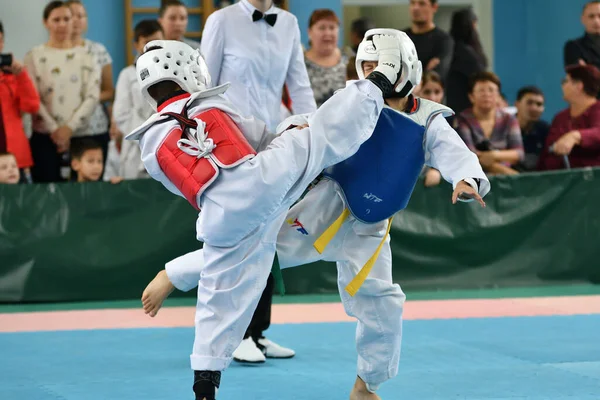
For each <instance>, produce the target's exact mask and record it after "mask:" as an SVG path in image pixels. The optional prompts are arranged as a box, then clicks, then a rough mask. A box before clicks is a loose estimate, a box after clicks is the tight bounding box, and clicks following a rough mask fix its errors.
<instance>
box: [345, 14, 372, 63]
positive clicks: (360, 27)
mask: <svg viewBox="0 0 600 400" xmlns="http://www.w3.org/2000/svg"><path fill="white" fill-rule="evenodd" d="M374 28H376V26H375V24H374V23H373V21H371V20H370V19H369V18H366V17H363V18H358V19H355V20H354V21H352V25H351V26H350V47H346V48H345V49H344V54H345V55H346V57H355V56H356V52H357V51H358V45H359V44H360V42H362V40H363V38H364V37H365V33H367V31H368V30H369V29H374Z"/></svg>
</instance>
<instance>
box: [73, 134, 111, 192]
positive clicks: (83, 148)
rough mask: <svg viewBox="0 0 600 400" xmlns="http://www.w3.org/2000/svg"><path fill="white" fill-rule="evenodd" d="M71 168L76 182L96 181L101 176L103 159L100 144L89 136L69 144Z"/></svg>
mask: <svg viewBox="0 0 600 400" xmlns="http://www.w3.org/2000/svg"><path fill="white" fill-rule="evenodd" d="M71 168H72V169H73V171H75V172H76V179H77V182H80V183H81V182H96V181H99V180H100V178H101V177H102V169H103V168H104V159H103V157H102V146H101V145H100V144H99V143H98V142H97V141H95V140H92V139H91V138H84V139H82V140H79V141H77V142H74V143H73V145H72V146H71Z"/></svg>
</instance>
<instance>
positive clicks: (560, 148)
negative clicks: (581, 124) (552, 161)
mask: <svg viewBox="0 0 600 400" xmlns="http://www.w3.org/2000/svg"><path fill="white" fill-rule="evenodd" d="M580 141H581V133H579V131H571V132H567V133H565V134H564V135H562V136H561V137H560V139H558V140H557V141H556V142H555V143H554V145H553V146H552V147H553V149H552V151H553V152H554V154H556V155H559V156H566V155H569V154H571V151H572V150H573V147H575V145H576V144H579V142H580Z"/></svg>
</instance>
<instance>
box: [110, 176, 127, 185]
mask: <svg viewBox="0 0 600 400" xmlns="http://www.w3.org/2000/svg"><path fill="white" fill-rule="evenodd" d="M123 181H124V179H123V177H122V176H113V177H111V178H110V183H112V184H113V185H116V184H117V183H121V182H123Z"/></svg>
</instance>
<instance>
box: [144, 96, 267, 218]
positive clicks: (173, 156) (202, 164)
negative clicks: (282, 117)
mask: <svg viewBox="0 0 600 400" xmlns="http://www.w3.org/2000/svg"><path fill="white" fill-rule="evenodd" d="M164 115H169V116H170V117H172V118H174V119H176V120H177V121H178V122H179V126H177V127H174V128H173V129H171V130H170V131H169V132H168V133H167V135H166V137H165V139H164V140H163V142H162V143H161V145H160V147H159V148H158V150H157V152H156V158H157V160H158V164H159V165H160V168H161V170H162V171H163V173H164V174H165V176H166V177H167V178H168V179H169V181H170V182H171V183H172V184H173V185H174V186H175V187H176V188H177V189H178V190H179V191H180V192H181V194H182V195H183V196H184V197H185V198H186V199H187V200H188V202H189V203H190V204H191V205H192V206H193V207H194V208H195V209H197V210H200V196H201V195H202V193H203V192H204V191H205V190H206V189H207V188H208V187H209V186H210V185H211V184H212V183H213V182H214V181H215V180H216V179H217V177H218V176H219V169H220V168H233V167H235V166H237V165H239V164H241V163H243V162H244V161H246V160H249V159H251V158H252V157H254V156H255V155H256V152H255V151H254V149H253V148H252V146H250V144H249V143H248V141H247V140H246V138H245V137H244V135H243V133H242V132H241V131H240V129H239V128H238V126H237V125H236V124H235V123H234V122H233V120H232V119H231V117H229V115H227V113H225V112H224V111H221V110H219V109H216V108H212V109H209V110H206V111H202V112H200V113H198V114H197V115H193V116H192V117H191V118H188V115H187V107H186V108H184V109H183V110H182V112H181V113H180V114H178V113H173V112H165V113H164Z"/></svg>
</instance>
